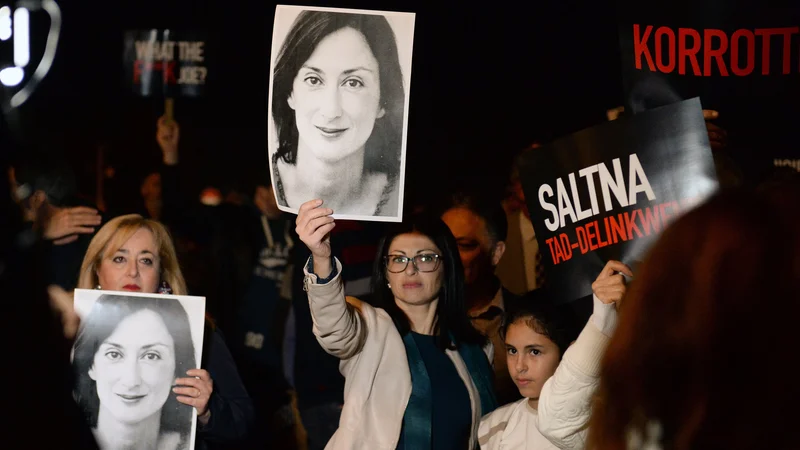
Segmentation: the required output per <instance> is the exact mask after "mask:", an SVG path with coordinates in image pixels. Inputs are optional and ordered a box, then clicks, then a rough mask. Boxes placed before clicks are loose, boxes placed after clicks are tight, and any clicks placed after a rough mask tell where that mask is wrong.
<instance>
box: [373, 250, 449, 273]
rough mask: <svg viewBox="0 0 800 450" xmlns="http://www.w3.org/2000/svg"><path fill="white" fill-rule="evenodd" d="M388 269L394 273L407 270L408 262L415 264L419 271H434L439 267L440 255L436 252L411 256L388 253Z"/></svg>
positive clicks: (386, 257)
mask: <svg viewBox="0 0 800 450" xmlns="http://www.w3.org/2000/svg"><path fill="white" fill-rule="evenodd" d="M384 258H385V259H386V269H387V270H388V271H389V272H392V273H400V272H403V271H405V270H406V268H407V267H408V262H409V261H411V264H413V265H414V268H415V269H417V272H434V271H436V269H438V268H439V261H440V259H439V258H440V257H439V255H437V254H435V253H425V254H422V255H417V256H415V257H413V258H409V257H408V256H404V255H387V256H385V257H384Z"/></svg>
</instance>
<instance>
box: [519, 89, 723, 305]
mask: <svg viewBox="0 0 800 450" xmlns="http://www.w3.org/2000/svg"><path fill="white" fill-rule="evenodd" d="M520 178H521V181H522V187H523V190H524V193H525V199H526V203H527V205H528V210H529V212H530V218H531V222H532V223H533V228H534V231H535V233H536V239H537V241H538V243H539V251H540V252H541V255H542V261H543V263H544V265H545V270H546V276H547V280H548V284H549V287H550V288H551V290H552V292H553V294H554V295H555V296H557V298H558V300H559V301H560V302H569V301H573V300H577V299H579V298H582V297H585V296H588V295H591V293H592V289H591V285H592V282H594V280H595V279H596V278H597V275H598V274H599V273H600V271H601V269H602V268H603V267H604V266H605V264H606V262H608V261H609V260H612V259H613V260H618V261H622V262H623V263H625V264H627V265H629V266H631V267H632V268H634V270H635V267H636V265H637V263H638V262H639V261H640V260H641V259H642V258H643V256H644V254H645V252H646V251H647V249H648V248H649V247H650V245H651V244H652V243H653V242H654V241H655V239H657V238H658V236H659V235H660V233H661V232H662V231H663V230H664V228H665V227H666V226H667V225H668V224H669V223H670V222H671V221H673V220H675V218H676V217H678V216H680V215H681V214H683V213H684V212H685V211H687V210H688V209H690V208H692V207H693V206H694V205H696V204H698V203H699V202H701V201H703V200H704V199H706V198H707V197H709V196H710V195H711V194H712V193H714V192H715V191H716V190H717V180H716V175H715V171H714V162H713V158H712V156H711V149H710V148H709V141H708V135H707V133H706V128H705V124H704V121H703V116H702V111H701V108H700V100H699V99H697V98H694V99H690V100H684V101H681V102H677V103H673V104H671V105H667V106H663V107H660V108H655V109H653V110H649V111H646V112H643V113H640V114H635V115H631V116H623V117H621V118H619V119H617V120H614V121H610V122H605V123H603V124H601V125H598V126H595V127H592V128H588V129H585V130H582V131H579V132H577V133H574V134H572V135H570V136H567V137H564V138H561V139H558V140H556V141H554V142H552V143H550V144H548V145H545V146H543V147H541V148H538V149H533V150H531V151H529V152H528V153H526V154H525V155H523V157H522V158H521V162H520Z"/></svg>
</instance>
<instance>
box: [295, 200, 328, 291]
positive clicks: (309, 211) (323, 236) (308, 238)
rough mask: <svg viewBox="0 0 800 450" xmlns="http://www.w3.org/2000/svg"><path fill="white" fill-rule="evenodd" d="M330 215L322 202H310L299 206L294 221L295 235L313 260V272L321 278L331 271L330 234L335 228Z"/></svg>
mask: <svg viewBox="0 0 800 450" xmlns="http://www.w3.org/2000/svg"><path fill="white" fill-rule="evenodd" d="M331 214H333V210H332V209H330V208H323V207H322V200H310V201H307V202H305V203H303V204H302V205H300V209H299V210H298V212H297V220H296V221H295V223H296V225H297V226H296V227H295V231H297V235H298V236H300V240H301V241H303V243H304V244H306V246H307V247H308V249H309V250H311V255H312V256H313V258H314V272H315V273H316V274H317V275H318V276H321V277H323V278H324V277H326V276H328V275H329V274H330V271H331V267H330V263H331V237H330V232H331V230H333V227H334V226H336V223H335V222H334V220H333V217H331Z"/></svg>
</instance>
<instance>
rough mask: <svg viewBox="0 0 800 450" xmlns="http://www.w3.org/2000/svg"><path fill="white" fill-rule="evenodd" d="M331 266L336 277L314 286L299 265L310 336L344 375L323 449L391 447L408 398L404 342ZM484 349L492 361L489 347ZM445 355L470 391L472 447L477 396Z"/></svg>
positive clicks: (459, 365)
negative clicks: (348, 292) (332, 429)
mask: <svg viewBox="0 0 800 450" xmlns="http://www.w3.org/2000/svg"><path fill="white" fill-rule="evenodd" d="M336 267H337V268H338V273H337V275H336V277H334V278H333V279H332V280H331V281H329V282H328V283H326V284H317V276H316V275H315V274H310V273H308V270H307V268H306V269H304V271H305V274H306V276H305V280H304V283H305V289H306V291H307V292H308V302H309V306H310V308H311V317H312V319H313V322H314V328H313V332H314V335H315V336H316V337H317V340H318V341H319V343H320V345H322V348H324V349H325V351H327V352H328V353H330V354H331V355H333V356H336V357H337V358H340V359H341V360H342V361H341V363H340V364H339V370H340V371H341V373H342V375H344V377H345V385H344V407H343V408H342V415H341V417H340V419H339V428H338V429H337V430H336V433H334V435H333V437H332V438H331V440H330V442H328V445H327V446H326V447H325V448H326V449H329V450H351V449H352V450H355V449H363V450H383V449H385V450H394V449H395V448H396V447H397V441H398V440H399V438H400V429H401V427H402V424H403V416H404V414H405V411H406V406H407V405H408V400H409V398H410V397H411V372H410V370H409V367H408V359H407V357H406V350H405V345H404V344H403V339H402V337H401V336H400V333H399V332H398V331H397V328H396V327H395V325H394V322H393V321H392V318H391V317H390V316H389V314H388V313H387V312H386V311H384V310H382V309H379V308H373V307H372V306H370V305H368V304H366V303H363V302H361V301H360V300H358V299H357V298H353V297H345V295H344V287H343V285H342V279H341V273H342V266H341V264H340V263H339V261H338V260H336ZM488 349H489V353H490V354H489V355H487V357H488V358H489V361H491V356H492V355H491V346H489V347H488ZM447 356H449V357H450V359H451V360H452V361H453V364H454V365H455V368H456V370H457V371H458V374H459V376H460V377H461V379H462V380H463V381H464V385H465V386H466V387H467V391H468V392H469V398H470V404H471V405H472V433H471V434H470V448H474V446H475V443H476V441H477V431H478V425H479V423H480V411H481V405H480V395H479V394H478V390H477V388H476V387H475V385H474V383H473V382H472V377H471V376H470V374H469V372H468V371H467V366H466V364H465V363H464V360H463V359H461V356H460V355H459V354H458V352H457V351H454V350H447Z"/></svg>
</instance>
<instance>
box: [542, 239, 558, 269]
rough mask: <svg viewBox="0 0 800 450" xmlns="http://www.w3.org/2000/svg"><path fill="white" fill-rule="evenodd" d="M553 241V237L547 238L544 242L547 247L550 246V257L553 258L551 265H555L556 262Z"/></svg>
mask: <svg viewBox="0 0 800 450" xmlns="http://www.w3.org/2000/svg"><path fill="white" fill-rule="evenodd" d="M553 241H554V239H553V238H548V239H546V240H545V241H544V242H545V244H547V246H548V247H550V257H551V258H552V259H553V265H555V264H558V260H557V259H556V251H555V249H554V248H553ZM556 245H558V242H556Z"/></svg>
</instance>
